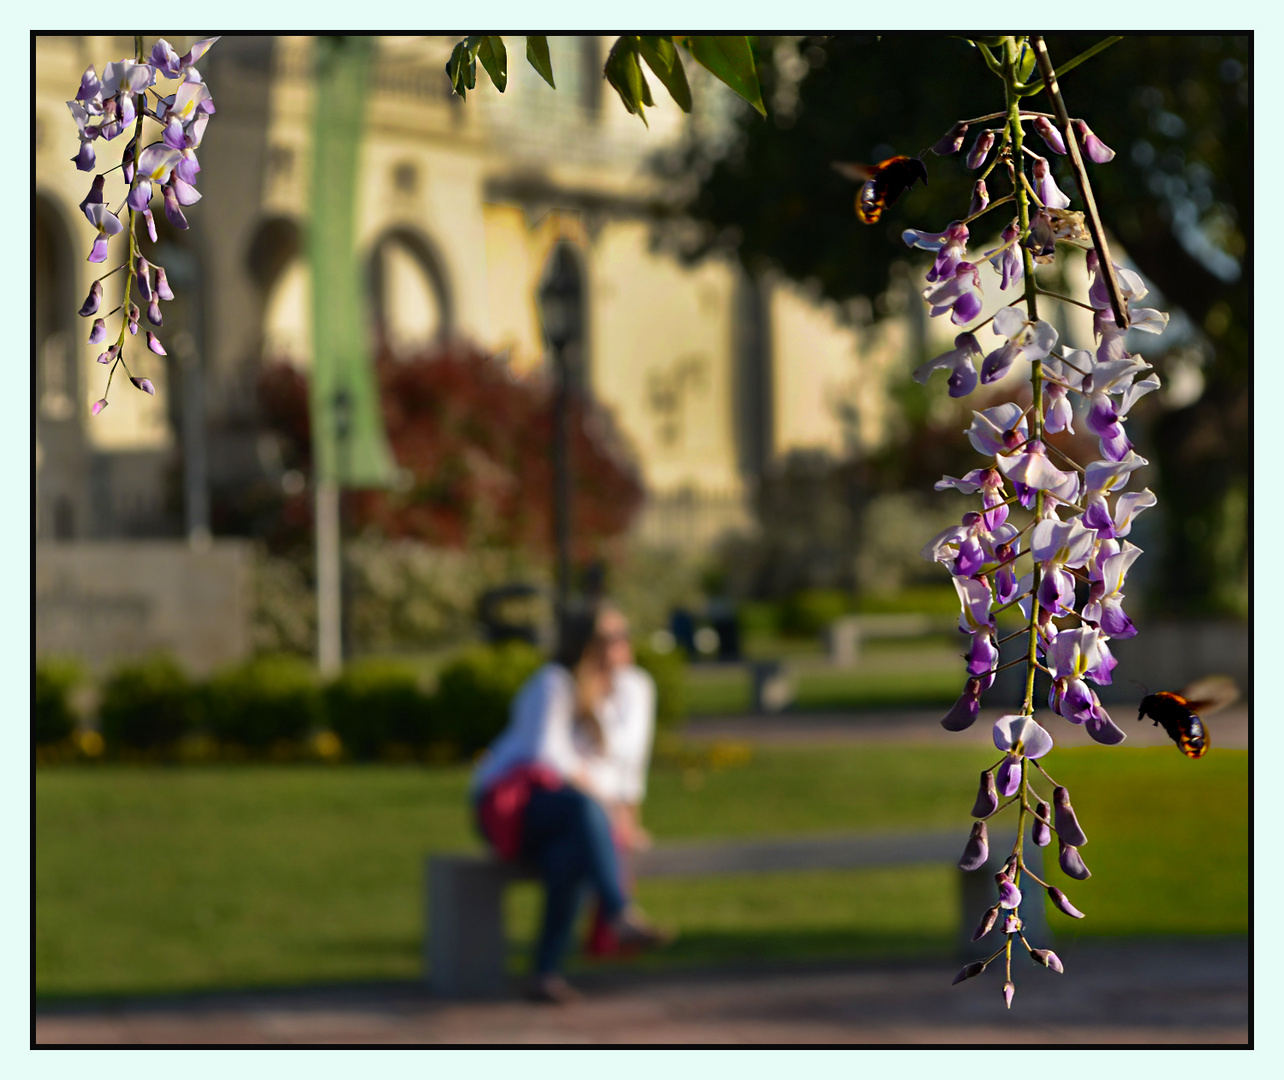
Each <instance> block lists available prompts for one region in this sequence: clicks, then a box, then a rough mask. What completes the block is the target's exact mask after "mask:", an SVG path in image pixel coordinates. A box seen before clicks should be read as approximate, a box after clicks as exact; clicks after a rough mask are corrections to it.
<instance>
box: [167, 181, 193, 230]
mask: <svg viewBox="0 0 1284 1080" xmlns="http://www.w3.org/2000/svg"><path fill="white" fill-rule="evenodd" d="M161 195H163V196H164V198H165V216H166V217H167V218H169V222H170V224H171V225H173V226H174V228H176V229H186V228H187V218H185V217H184V216H183V209H182V207H180V206H179V205H178V196H177V195H175V194H174V185H173V184H163V185H162V186H161Z"/></svg>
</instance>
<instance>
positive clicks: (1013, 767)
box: [994, 715, 1052, 798]
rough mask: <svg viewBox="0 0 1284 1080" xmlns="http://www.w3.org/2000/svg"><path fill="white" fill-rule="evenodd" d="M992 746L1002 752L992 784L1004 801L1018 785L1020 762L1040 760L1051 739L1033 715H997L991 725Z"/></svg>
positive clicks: (1019, 784) (1049, 747)
mask: <svg viewBox="0 0 1284 1080" xmlns="http://www.w3.org/2000/svg"><path fill="white" fill-rule="evenodd" d="M994 745H995V746H997V747H998V748H999V749H1000V750H1003V751H1006V753H1007V757H1006V758H1004V760H1003V763H1002V764H1001V765H1000V766H999V771H998V774H997V775H996V777H995V782H996V784H997V785H998V789H999V794H1000V795H1002V796H1003V797H1004V798H1007V797H1008V796H1010V795H1015V794H1016V792H1017V789H1018V788H1019V787H1020V786H1021V759H1022V758H1041V757H1043V755H1044V754H1046V753H1047V752H1048V751H1049V750H1051V749H1052V736H1051V735H1049V734H1048V733H1047V731H1046V730H1045V729H1044V728H1042V727H1040V726H1039V725H1038V724H1037V723H1036V722H1035V719H1034V717H1033V716H1019V715H1017V716H1001V717H999V719H998V720H997V721H996V722H995V724H994Z"/></svg>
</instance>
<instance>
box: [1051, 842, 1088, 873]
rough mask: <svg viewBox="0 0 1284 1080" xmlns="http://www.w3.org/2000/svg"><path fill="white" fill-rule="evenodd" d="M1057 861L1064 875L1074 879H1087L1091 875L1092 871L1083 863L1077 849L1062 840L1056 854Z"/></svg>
mask: <svg viewBox="0 0 1284 1080" xmlns="http://www.w3.org/2000/svg"><path fill="white" fill-rule="evenodd" d="M1057 861H1058V862H1059V863H1060V864H1061V871H1062V873H1064V874H1065V876H1066V877H1072V878H1074V879H1075V880H1076V881H1087V880H1088V878H1090V877H1092V871H1091V870H1089V869H1088V867H1087V866H1086V865H1084V861H1083V858H1082V857H1081V856H1080V855H1079V849H1078V848H1074V847H1071V846H1070V845H1069V844H1067V843H1064V842H1062V843H1061V845H1060V853H1059V854H1058V855H1057Z"/></svg>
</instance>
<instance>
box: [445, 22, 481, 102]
mask: <svg viewBox="0 0 1284 1080" xmlns="http://www.w3.org/2000/svg"><path fill="white" fill-rule="evenodd" d="M480 45H481V39H480V38H472V37H470V38H464V40H463V41H461V42H460V43H459V44H458V45H456V46H455V51H454V52H452V53H451V54H450V60H449V61H448V62H447V63H446V74H447V75H448V76H450V85H451V86H452V87H454V89H455V93H456V94H458V95H459V96H460V97H461V98H463V99H464V100H465V101H466V100H467V99H468V91H469V90H471V89H472V88H473V87H474V86H476V85H477V49H478V47H479V46H480Z"/></svg>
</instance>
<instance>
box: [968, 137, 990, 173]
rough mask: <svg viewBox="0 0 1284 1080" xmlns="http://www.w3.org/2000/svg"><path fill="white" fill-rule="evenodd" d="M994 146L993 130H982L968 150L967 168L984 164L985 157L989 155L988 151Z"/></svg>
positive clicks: (976, 167)
mask: <svg viewBox="0 0 1284 1080" xmlns="http://www.w3.org/2000/svg"><path fill="white" fill-rule="evenodd" d="M993 148H994V132H993V131H983V132H981V134H980V135H978V136H977V137H976V142H974V143H973V144H972V149H971V150H969V151H968V155H967V167H968V168H969V169H979V168H980V167H981V166H982V165H984V164H985V159H986V158H988V157H989V156H990V151H991V150H992V149H993Z"/></svg>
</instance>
